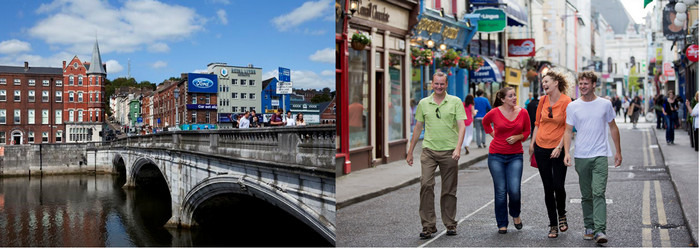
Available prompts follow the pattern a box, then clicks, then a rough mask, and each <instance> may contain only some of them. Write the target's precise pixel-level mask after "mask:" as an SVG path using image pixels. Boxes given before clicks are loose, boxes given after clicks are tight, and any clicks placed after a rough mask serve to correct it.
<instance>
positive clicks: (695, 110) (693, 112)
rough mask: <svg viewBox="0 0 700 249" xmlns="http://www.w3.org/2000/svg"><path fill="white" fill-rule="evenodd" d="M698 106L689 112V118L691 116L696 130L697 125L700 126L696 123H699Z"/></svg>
mask: <svg viewBox="0 0 700 249" xmlns="http://www.w3.org/2000/svg"><path fill="white" fill-rule="evenodd" d="M699 105H700V103H698V104H695V107H693V111H691V112H690V116H693V119H694V121H693V123H694V126H695V129H697V128H698V124H700V123H698V121H700V118H698V106H699Z"/></svg>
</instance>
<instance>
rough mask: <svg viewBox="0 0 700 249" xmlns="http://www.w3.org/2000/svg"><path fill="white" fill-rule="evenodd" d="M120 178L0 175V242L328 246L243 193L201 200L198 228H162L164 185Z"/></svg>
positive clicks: (166, 211)
mask: <svg viewBox="0 0 700 249" xmlns="http://www.w3.org/2000/svg"><path fill="white" fill-rule="evenodd" d="M124 182H125V179H124V178H123V177H121V178H120V177H117V176H112V175H82V176H81V175H71V176H44V177H32V178H29V177H23V178H0V246H1V247H76V246H81V247H83V246H87V247H135V246H153V247H155V246H179V247H189V246H256V245H262V246H332V245H330V244H328V242H326V241H325V240H324V239H323V238H322V237H321V236H320V235H318V234H316V233H315V232H313V230H311V229H310V228H309V227H308V226H305V225H304V224H303V223H301V222H300V221H298V220H296V219H295V218H294V217H292V216H289V215H287V214H286V213H284V212H283V211H282V210H280V209H279V208H277V207H274V206H272V205H269V204H267V203H265V202H263V201H261V200H259V199H256V198H253V197H249V196H242V195H221V196H217V197H215V198H212V199H211V200H209V201H206V202H205V203H203V205H202V207H201V208H198V210H197V211H196V212H195V215H196V217H195V218H196V219H197V222H198V223H199V224H200V225H201V226H200V227H199V228H198V229H193V230H177V229H166V228H164V227H163V225H164V224H165V223H166V222H167V220H168V219H169V218H170V216H171V207H170V205H171V201H170V196H169V194H168V189H167V186H165V185H160V186H158V185H155V186H149V187H148V188H141V189H136V190H124V189H122V186H123V184H124ZM271 238H274V239H271Z"/></svg>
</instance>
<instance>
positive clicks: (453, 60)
mask: <svg viewBox="0 0 700 249" xmlns="http://www.w3.org/2000/svg"><path fill="white" fill-rule="evenodd" d="M457 64H459V54H457V52H455V51H454V50H452V49H450V50H447V51H445V53H444V54H442V57H440V67H444V68H446V69H447V72H448V73H447V74H448V75H452V70H450V68H451V67H455V66H457Z"/></svg>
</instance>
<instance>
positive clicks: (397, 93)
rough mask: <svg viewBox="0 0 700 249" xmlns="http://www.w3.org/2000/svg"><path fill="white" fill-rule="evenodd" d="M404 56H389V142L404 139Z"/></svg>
mask: <svg viewBox="0 0 700 249" xmlns="http://www.w3.org/2000/svg"><path fill="white" fill-rule="evenodd" d="M402 62H403V56H401V55H395V54H392V55H390V56H389V83H390V84H391V88H390V92H389V106H390V107H389V140H390V141H391V140H399V139H403V138H404V112H403V77H402V76H403V67H402V65H403V63H402Z"/></svg>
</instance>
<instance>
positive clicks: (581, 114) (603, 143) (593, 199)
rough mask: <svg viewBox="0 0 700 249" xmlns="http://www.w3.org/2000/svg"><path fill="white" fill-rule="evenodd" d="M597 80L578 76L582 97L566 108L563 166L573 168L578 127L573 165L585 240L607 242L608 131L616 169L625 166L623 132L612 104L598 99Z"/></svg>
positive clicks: (590, 75)
mask: <svg viewBox="0 0 700 249" xmlns="http://www.w3.org/2000/svg"><path fill="white" fill-rule="evenodd" d="M597 81H598V76H596V75H595V73H593V72H592V71H586V72H582V73H580V74H579V75H578V88H579V91H580V92H581V97H580V98H579V99H577V100H576V101H573V102H571V103H569V105H568V106H567V107H566V114H567V115H566V132H565V133H564V164H566V166H571V153H570V149H571V137H572V134H573V132H572V130H573V128H574V127H576V142H575V145H576V146H575V150H574V162H575V164H576V173H578V178H579V187H580V189H581V209H582V210H583V223H584V226H585V227H586V230H585V232H584V233H583V239H586V240H590V239H595V241H596V242H597V243H606V242H608V237H607V235H605V229H606V220H607V211H606V204H605V188H606V187H607V183H608V157H610V156H613V153H612V150H611V148H610V143H608V128H609V130H610V133H611V135H612V139H613V142H614V143H615V167H619V166H620V164H621V163H622V155H621V154H620V153H621V149H620V130H619V129H618V128H617V124H615V109H614V108H613V106H612V103H611V102H610V101H609V100H607V99H604V98H599V97H597V96H596V95H595V92H594V90H595V83H596V82H597Z"/></svg>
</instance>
